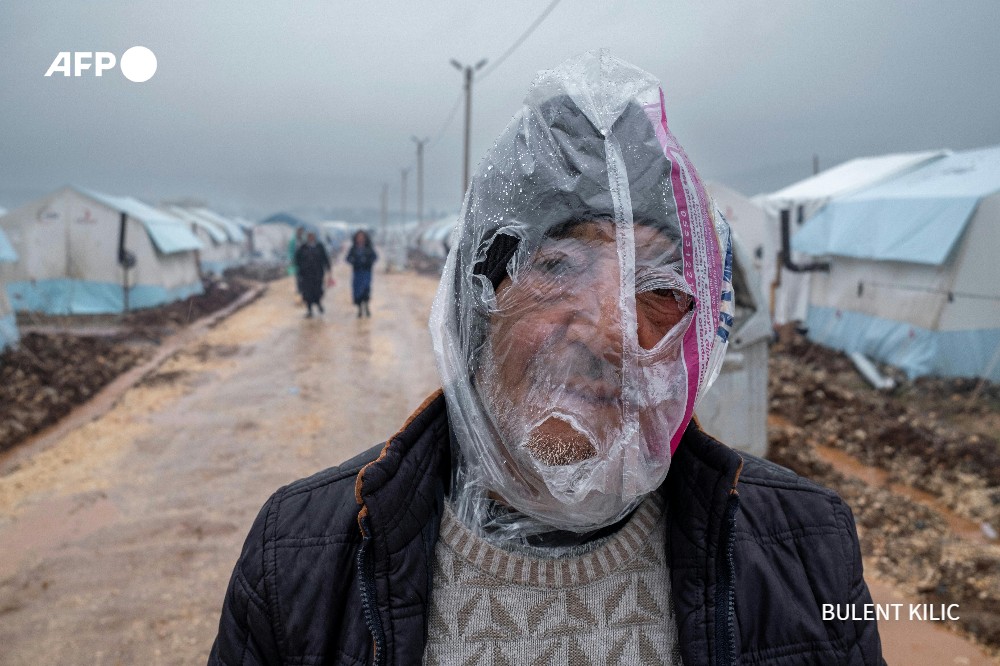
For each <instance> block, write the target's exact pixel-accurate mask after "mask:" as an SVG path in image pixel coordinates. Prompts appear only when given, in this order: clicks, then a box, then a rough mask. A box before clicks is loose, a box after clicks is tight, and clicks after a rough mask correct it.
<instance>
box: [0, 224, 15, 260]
mask: <svg viewBox="0 0 1000 666" xmlns="http://www.w3.org/2000/svg"><path fill="white" fill-rule="evenodd" d="M14 261H17V251H16V250H15V249H14V246H13V245H11V244H10V239H9V238H7V234H5V233H4V232H3V229H0V262H6V263H10V262H14Z"/></svg>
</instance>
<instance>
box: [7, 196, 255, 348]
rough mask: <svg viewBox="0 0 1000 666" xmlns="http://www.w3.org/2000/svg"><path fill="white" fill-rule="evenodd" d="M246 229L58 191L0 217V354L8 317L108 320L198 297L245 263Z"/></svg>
mask: <svg viewBox="0 0 1000 666" xmlns="http://www.w3.org/2000/svg"><path fill="white" fill-rule="evenodd" d="M251 226H252V225H251V224H250V223H249V222H248V221H246V220H243V219H239V218H237V219H230V218H227V217H224V216H222V215H219V214H218V213H215V212H214V211H212V210H209V209H207V208H203V207H190V208H189V207H182V206H162V207H160V208H156V207H153V206H150V205H148V204H146V203H143V202H142V201H139V200H138V199H135V198H132V197H128V196H112V195H109V194H104V193H101V192H95V191H93V190H88V189H84V188H81V187H64V188H62V189H60V190H58V191H56V192H53V193H52V194H49V195H48V196H45V197H42V198H40V199H37V200H35V201H32V202H30V203H27V204H25V205H23V206H20V207H18V208H16V209H15V210H12V211H10V212H6V213H4V214H2V215H0V322H2V324H0V336H2V337H0V348H3V347H5V346H7V345H9V344H11V343H12V342H15V341H16V340H17V337H18V333H17V329H16V326H15V325H14V322H15V313H16V312H22V311H23V312H37V313H43V314H49V315H77V314H113V313H121V312H124V311H126V310H130V309H139V308H146V307H153V306H157V305H161V304H164V303H170V302H172V301H175V300H180V299H183V298H186V297H187V296H190V295H192V294H198V293H201V291H202V277H203V276H204V275H206V274H208V273H214V274H221V273H222V271H224V270H226V269H227V268H230V267H232V266H235V265H239V264H241V263H243V262H245V261H246V260H247V258H248V257H249V255H250V232H251Z"/></svg>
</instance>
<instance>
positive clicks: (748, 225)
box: [409, 146, 1000, 382]
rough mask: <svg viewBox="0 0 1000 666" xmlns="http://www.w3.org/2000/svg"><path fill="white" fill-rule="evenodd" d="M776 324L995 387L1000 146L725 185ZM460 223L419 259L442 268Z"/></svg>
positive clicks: (429, 236)
mask: <svg viewBox="0 0 1000 666" xmlns="http://www.w3.org/2000/svg"><path fill="white" fill-rule="evenodd" d="M709 189H710V190H711V192H712V195H713V198H714V199H715V200H716V202H717V204H718V205H719V207H720V209H721V210H722V211H723V213H724V214H725V216H726V217H727V219H729V221H730V223H731V224H732V227H733V229H734V230H735V236H736V240H737V243H738V244H739V245H740V246H741V248H742V251H743V254H744V256H745V261H746V263H747V274H748V275H751V274H753V275H756V276H757V277H756V279H757V280H759V282H758V284H756V285H754V291H755V292H756V293H759V294H760V297H761V299H762V302H763V303H764V304H766V307H765V308H764V309H766V311H767V312H768V314H769V316H770V320H771V322H773V324H775V325H782V324H794V325H797V326H799V327H801V328H803V329H805V330H806V331H807V333H808V336H809V337H810V338H811V339H812V340H814V341H815V342H818V343H820V344H822V345H824V346H827V347H831V348H834V349H838V350H841V351H844V352H847V353H853V352H857V353H860V354H863V355H865V356H867V357H870V358H872V359H875V360H878V361H881V362H884V363H887V364H890V365H893V366H896V367H898V368H900V369H902V370H904V371H905V372H906V373H907V375H908V376H910V377H911V378H916V377H921V376H926V375H934V376H945V377H982V378H986V379H988V380H990V381H994V382H996V381H1000V281H997V280H996V279H994V276H993V275H992V272H993V266H994V257H995V256H996V255H997V254H998V253H1000V146H995V147H987V148H982V149H976V150H967V151H949V150H934V151H922V152H913V153H901V154H890V155H881V156H875V157H866V158H859V159H853V160H850V161H847V162H844V163H842V164H840V165H838V166H835V167H833V168H831V169H827V170H825V171H822V172H820V173H818V174H815V175H813V176H811V177H809V178H806V179H804V180H801V181H799V182H796V183H793V184H791V185H789V186H787V187H784V188H782V189H780V190H777V191H775V192H772V193H770V194H762V195H758V196H755V197H752V198H748V197H745V196H743V195H741V194H740V193H738V192H736V191H734V190H732V189H730V188H728V187H726V186H724V185H721V184H718V183H711V184H709ZM454 226H455V218H454V217H450V218H444V219H440V220H435V221H431V222H427V223H425V224H423V225H422V226H421V227H420V228H419V229H417V230H416V232H415V233H414V234H412V236H411V239H410V242H409V244H410V251H411V253H413V254H416V255H418V256H419V257H420V258H421V259H422V260H430V261H432V262H438V263H443V261H444V257H445V255H446V254H447V251H448V245H449V242H450V236H451V233H452V230H453V229H454Z"/></svg>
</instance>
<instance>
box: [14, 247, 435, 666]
mask: <svg viewBox="0 0 1000 666" xmlns="http://www.w3.org/2000/svg"><path fill="white" fill-rule="evenodd" d="M337 283H338V287H336V288H334V289H333V290H331V291H330V292H328V294H327V297H326V299H325V303H326V306H327V307H326V310H327V314H326V315H325V316H323V317H315V318H313V319H304V318H303V314H304V308H303V307H301V306H300V304H299V303H298V302H297V298H296V296H295V294H294V286H293V283H292V280H291V279H287V278H286V279H283V280H279V281H276V282H274V283H272V284H271V285H270V288H269V289H268V291H267V293H266V294H265V295H264V296H262V297H261V298H260V299H258V300H257V301H255V302H254V303H252V304H251V305H249V306H247V307H245V308H243V309H241V310H238V311H237V312H236V313H235V314H233V315H232V316H230V317H228V318H227V319H225V320H223V321H222V322H220V323H219V324H218V325H217V326H215V327H214V328H212V329H210V330H208V331H207V332H205V333H204V335H201V336H200V337H198V338H197V339H196V340H193V341H192V342H191V343H190V344H188V345H186V346H184V347H183V348H182V349H180V350H179V351H178V352H177V353H175V354H174V355H173V356H171V357H170V358H169V359H168V360H166V361H165V362H163V363H162V364H161V365H160V366H159V367H158V368H157V370H156V371H155V372H154V373H152V374H149V375H147V376H146V378H145V379H143V380H142V381H139V382H137V383H136V384H135V385H134V386H133V387H132V388H131V389H129V390H128V391H126V392H125V393H124V394H123V395H122V396H121V397H120V398H119V399H118V400H117V402H116V403H115V404H114V406H113V407H111V408H110V410H108V411H107V412H106V413H105V414H104V415H103V416H101V417H99V418H97V419H96V420H92V421H90V422H87V423H85V424H84V425H82V426H80V427H79V428H76V429H74V430H72V431H71V432H69V433H67V434H66V435H65V436H64V437H62V438H61V439H60V440H59V441H58V442H57V443H55V444H53V445H51V446H48V447H47V448H44V449H43V450H40V451H38V452H37V453H34V454H33V455H31V456H30V457H26V458H23V459H21V460H20V461H19V464H18V465H16V466H13V467H12V468H10V469H9V470H8V471H7V472H6V473H5V474H3V475H0V543H3V544H5V545H4V547H3V549H2V555H0V645H2V646H3V650H2V657H0V663H4V664H18V665H20V664H39V663H60V664H154V665H155V664H193V663H204V661H205V659H206V658H207V655H208V652H209V649H210V647H211V643H212V640H213V638H214V636H215V632H216V630H217V623H218V619H219V611H220V608H221V605H222V598H223V594H224V592H225V589H226V585H227V583H228V580H229V575H230V573H231V571H232V567H233V564H234V563H235V561H236V558H237V557H238V555H239V552H240V548H241V546H242V543H243V539H244V537H245V536H246V532H247V530H248V529H249V526H250V524H251V522H252V521H253V519H254V517H255V515H256V513H257V511H258V509H259V508H260V506H261V505H262V504H263V503H264V501H265V500H266V499H267V497H268V496H269V495H270V494H271V493H272V492H273V491H274V490H276V489H277V488H278V487H280V486H281V485H284V484H286V483H289V482H291V481H293V480H295V479H297V478H300V477H302V476H306V475H309V474H312V473H314V472H316V471H318V470H320V469H323V468H325V467H329V466H332V465H335V464H337V463H339V462H341V461H343V460H345V459H346V458H348V457H351V456H353V455H355V454H356V453H358V452H360V451H362V450H364V449H367V448H369V447H371V446H372V445H374V444H376V443H378V442H379V441H381V440H383V439H385V438H386V437H388V436H390V435H391V434H392V433H393V432H395V431H396V430H397V429H398V428H399V426H400V425H401V424H402V422H403V421H404V420H405V418H406V417H407V416H408V415H409V413H410V412H411V411H412V409H414V408H415V407H416V406H417V405H419V404H420V402H422V401H423V399H424V398H425V397H426V396H427V395H428V394H429V393H431V392H432V391H433V390H435V389H436V388H437V373H436V371H435V369H434V365H433V360H432V358H431V355H430V353H429V350H430V336H429V334H428V333H427V326H426V322H427V316H428V312H429V308H430V301H431V299H432V297H433V291H434V286H435V283H434V281H433V280H432V279H430V278H425V277H419V276H413V275H403V274H396V275H389V276H386V275H384V274H382V273H381V272H379V273H377V274H376V275H375V282H374V300H373V301H372V316H371V318H370V319H357V318H356V316H355V310H354V308H353V306H352V305H351V304H350V295H349V293H348V292H349V290H348V289H346V288H344V287H341V286H339V285H345V284H346V285H349V284H350V279H349V275H348V274H347V272H346V271H344V270H343V269H342V268H341V267H339V266H338V273H337ZM10 544H17V545H16V546H14V547H11V546H10Z"/></svg>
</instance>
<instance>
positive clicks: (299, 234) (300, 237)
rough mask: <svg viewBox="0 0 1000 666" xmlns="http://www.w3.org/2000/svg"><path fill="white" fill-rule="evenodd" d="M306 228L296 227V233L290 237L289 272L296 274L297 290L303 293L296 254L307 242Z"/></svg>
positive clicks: (299, 293)
mask: <svg viewBox="0 0 1000 666" xmlns="http://www.w3.org/2000/svg"><path fill="white" fill-rule="evenodd" d="M305 233H306V230H305V229H303V228H302V227H298V228H297V229H295V235H294V236H292V237H291V238H289V239H288V274H289V275H294V276H295V291H296V293H298V295H299V296H301V295H302V280H301V279H300V278H299V269H298V265H297V263H296V262H297V259H296V254H297V252H298V250H299V248H300V247H302V244H303V243H304V242H305Z"/></svg>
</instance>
